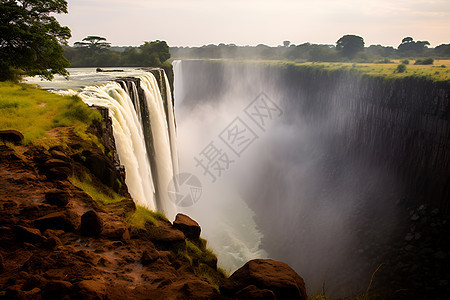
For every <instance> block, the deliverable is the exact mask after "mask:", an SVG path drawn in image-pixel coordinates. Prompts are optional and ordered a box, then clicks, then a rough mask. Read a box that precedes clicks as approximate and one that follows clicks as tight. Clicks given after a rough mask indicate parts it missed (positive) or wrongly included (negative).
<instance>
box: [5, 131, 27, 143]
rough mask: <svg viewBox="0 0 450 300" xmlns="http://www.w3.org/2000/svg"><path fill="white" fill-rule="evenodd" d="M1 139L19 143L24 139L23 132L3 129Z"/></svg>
mask: <svg viewBox="0 0 450 300" xmlns="http://www.w3.org/2000/svg"><path fill="white" fill-rule="evenodd" d="M0 140H2V141H4V142H11V143H14V144H16V145H18V144H20V143H22V141H23V134H22V133H20V132H19V131H17V130H1V131H0Z"/></svg>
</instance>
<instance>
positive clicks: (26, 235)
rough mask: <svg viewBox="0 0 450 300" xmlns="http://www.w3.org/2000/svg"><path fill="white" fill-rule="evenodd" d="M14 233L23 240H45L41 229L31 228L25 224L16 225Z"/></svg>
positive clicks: (34, 241) (32, 241) (35, 241)
mask: <svg viewBox="0 0 450 300" xmlns="http://www.w3.org/2000/svg"><path fill="white" fill-rule="evenodd" d="M14 233H15V234H16V237H17V239H18V240H19V241H21V242H28V243H39V242H41V241H43V240H44V237H43V236H42V235H41V232H40V231H39V229H36V228H29V227H25V226H15V227H14Z"/></svg>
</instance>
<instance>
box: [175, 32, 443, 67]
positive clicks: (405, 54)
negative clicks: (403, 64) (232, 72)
mask: <svg viewBox="0 0 450 300" xmlns="http://www.w3.org/2000/svg"><path fill="white" fill-rule="evenodd" d="M346 37H347V39H348V37H351V39H350V41H349V42H348V43H347V44H346V45H345V44H344V45H343V44H342V43H339V41H341V42H342V39H343V38H346ZM344 40H345V39H344ZM339 41H338V42H337V43H336V45H318V44H311V43H304V44H301V45H293V44H291V43H290V42H289V41H284V42H283V45H280V46H278V47H269V46H266V45H262V44H260V45H258V46H236V45H234V44H228V45H226V44H219V45H206V46H202V47H171V48H170V53H171V55H172V57H173V58H174V59H198V58H210V59H218V58H225V59H227V58H238V59H270V60H272V59H281V60H283V59H288V60H298V61H313V62H319V61H322V62H337V61H354V62H388V61H389V59H401V58H421V57H422V58H423V57H433V58H450V44H442V45H439V46H437V47H435V48H428V46H429V45H430V43H429V42H427V41H414V40H413V39H412V38H411V37H407V38H404V39H403V41H402V43H401V44H400V45H399V46H398V47H397V48H394V47H390V46H382V45H371V46H369V47H364V40H363V39H362V38H360V37H356V36H344V37H342V38H341V39H340V40H339Z"/></svg>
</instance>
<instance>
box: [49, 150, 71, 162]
mask: <svg viewBox="0 0 450 300" xmlns="http://www.w3.org/2000/svg"><path fill="white" fill-rule="evenodd" d="M50 155H51V156H52V157H53V158H55V159H59V160H64V161H69V160H70V158H69V157H68V156H67V155H66V154H64V152H62V151H60V150H50Z"/></svg>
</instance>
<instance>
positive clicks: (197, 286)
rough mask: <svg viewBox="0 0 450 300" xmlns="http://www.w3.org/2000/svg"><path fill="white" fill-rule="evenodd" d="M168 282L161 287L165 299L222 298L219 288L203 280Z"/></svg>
mask: <svg viewBox="0 0 450 300" xmlns="http://www.w3.org/2000/svg"><path fill="white" fill-rule="evenodd" d="M167 283H168V284H167V285H165V286H163V287H162V288H161V291H162V292H163V293H164V295H165V297H164V298H165V299H220V295H219V293H218V292H217V290H216V289H215V288H214V287H212V286H211V285H210V284H208V283H207V282H205V281H203V280H195V279H192V280H177V281H175V282H173V283H172V282H170V281H167ZM155 298H160V296H159V297H155Z"/></svg>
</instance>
